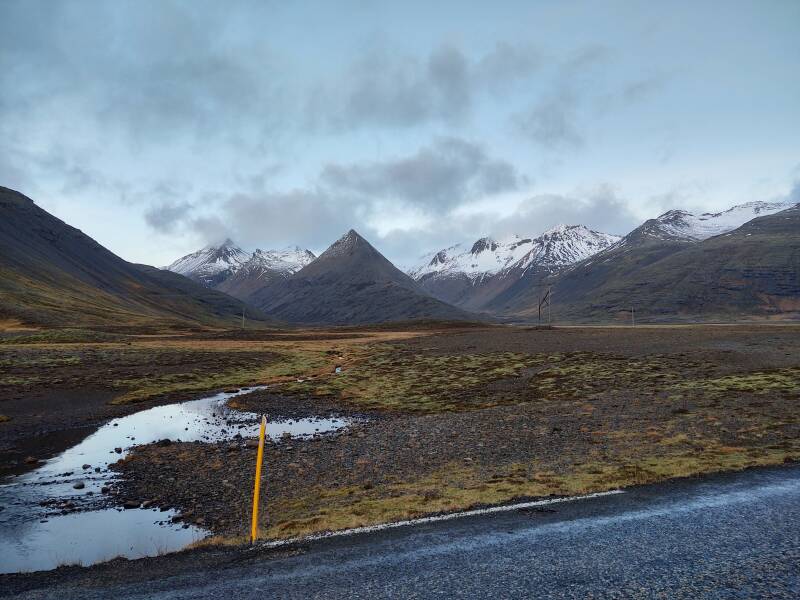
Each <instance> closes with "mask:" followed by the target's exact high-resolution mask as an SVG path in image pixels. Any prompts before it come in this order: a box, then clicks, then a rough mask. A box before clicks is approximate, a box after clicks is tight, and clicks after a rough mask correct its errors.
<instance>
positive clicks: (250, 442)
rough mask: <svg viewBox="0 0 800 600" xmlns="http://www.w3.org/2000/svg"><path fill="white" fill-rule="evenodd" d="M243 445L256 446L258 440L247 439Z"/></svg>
mask: <svg viewBox="0 0 800 600" xmlns="http://www.w3.org/2000/svg"><path fill="white" fill-rule="evenodd" d="M245 446H247V447H248V448H258V440H247V441H246V442H245Z"/></svg>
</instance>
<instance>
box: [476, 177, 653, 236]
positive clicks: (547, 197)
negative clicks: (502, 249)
mask: <svg viewBox="0 0 800 600" xmlns="http://www.w3.org/2000/svg"><path fill="white" fill-rule="evenodd" d="M639 222H640V219H639V218H638V217H637V216H636V215H635V214H634V212H633V211H632V210H631V208H630V204H629V202H628V201H627V200H625V199H623V198H621V197H620V196H619V195H618V193H617V192H616V191H615V189H614V188H613V187H612V186H610V185H602V186H599V187H597V188H594V189H591V190H588V191H586V192H578V193H575V194H571V195H562V194H540V195H536V196H532V197H530V198H528V199H527V200H525V201H524V202H523V203H521V204H520V206H519V207H518V208H517V210H516V211H515V212H514V213H513V214H512V215H510V216H508V217H505V218H502V219H499V220H497V221H495V222H494V223H492V224H491V232H492V233H493V234H495V235H505V234H510V233H516V234H519V235H538V234H540V233H542V232H543V231H545V230H546V229H549V228H550V227H553V226H555V225H559V224H566V225H585V226H587V227H589V228H590V229H594V230H597V231H602V232H604V233H613V234H617V235H624V234H626V233H628V232H630V231H631V230H632V229H633V228H635V227H636V226H637V225H639Z"/></svg>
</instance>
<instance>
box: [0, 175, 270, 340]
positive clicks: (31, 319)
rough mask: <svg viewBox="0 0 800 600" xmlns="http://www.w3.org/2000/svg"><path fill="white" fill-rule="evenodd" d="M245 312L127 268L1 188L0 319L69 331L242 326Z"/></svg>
mask: <svg viewBox="0 0 800 600" xmlns="http://www.w3.org/2000/svg"><path fill="white" fill-rule="evenodd" d="M242 309H243V303H242V302H240V301H239V300H236V299H234V298H231V297H230V296H227V295H225V294H223V293H220V292H217V291H214V290H209V289H206V288H205V287H203V286H202V285H200V284H198V283H195V282H193V281H190V280H189V279H187V278H185V277H183V276H181V275H177V274H174V273H170V272H167V271H161V270H159V269H156V268H154V267H149V266H145V265H136V264H132V263H129V262H126V261H125V260H123V259H121V258H119V257H118V256H116V255H115V254H113V253H112V252H110V251H109V250H107V249H106V248H104V247H103V246H101V245H100V244H98V243H97V242H95V241H94V240H93V239H92V238H90V237H89V236H87V235H85V234H84V233H82V232H81V231H79V230H78V229H75V228H74V227H71V226H69V225H67V224H66V223H64V222H63V221H61V220H59V219H57V218H56V217H54V216H53V215H51V214H49V213H47V212H46V211H44V210H42V209H41V208H39V207H38V206H36V204H35V203H34V202H33V201H32V200H31V199H30V198H28V197H26V196H24V195H22V194H20V193H19V192H16V191H14V190H10V189H8V188H4V187H0V317H3V318H16V319H20V320H22V321H23V322H26V323H33V324H47V325H71V326H72V325H130V324H144V323H148V324H164V325H169V324H183V325H186V324H195V325H196V324H207V325H224V324H232V323H235V322H237V318H241V314H242ZM248 314H250V317H251V319H260V320H264V319H265V317H264V316H263V314H262V313H260V312H259V311H255V310H248Z"/></svg>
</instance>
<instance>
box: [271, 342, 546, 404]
mask: <svg viewBox="0 0 800 600" xmlns="http://www.w3.org/2000/svg"><path fill="white" fill-rule="evenodd" d="M542 362H543V357H542V356H535V355H526V354H518V353H513V352H496V353H485V354H459V355H445V356H441V355H434V356H425V355H420V354H411V353H408V352H403V351H400V350H398V349H396V348H392V347H385V346H383V347H380V348H378V347H374V348H373V349H372V352H371V353H370V354H367V355H366V356H363V357H360V358H359V360H358V361H357V362H355V363H354V364H351V365H346V366H345V369H344V371H343V372H342V373H340V374H332V375H330V376H328V377H325V378H323V379H317V380H310V381H303V382H290V383H287V384H284V385H282V386H281V390H282V391H285V392H288V393H303V394H313V395H317V396H334V397H336V398H340V399H342V400H346V401H348V402H350V403H353V404H357V405H359V406H361V407H363V408H368V409H388V410H402V411H410V412H423V413H424V412H439V411H451V410H463V409H474V408H484V407H487V406H494V405H496V404H498V403H500V402H502V401H503V398H502V395H498V394H492V393H487V392H485V391H481V389H480V388H481V387H482V386H483V385H484V384H486V383H489V382H492V381H496V380H499V379H504V378H509V377H516V376H518V375H520V373H521V372H522V371H523V370H524V369H526V368H528V367H533V366H538V365H541V364H542Z"/></svg>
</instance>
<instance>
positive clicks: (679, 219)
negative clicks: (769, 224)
mask: <svg viewBox="0 0 800 600" xmlns="http://www.w3.org/2000/svg"><path fill="white" fill-rule="evenodd" d="M794 205H795V203H794V202H792V201H782V202H747V203H745V204H739V205H737V206H734V207H733V208H729V209H728V210H725V211H722V212H718V213H703V214H700V215H695V214H693V213H690V212H686V211H685V210H670V211H668V212H665V213H664V214H663V215H661V216H659V217H656V218H655V219H650V220H649V221H646V222H645V223H644V225H642V226H641V227H640V228H639V229H640V231H639V233H640V234H643V235H647V236H650V237H653V238H656V239H659V240H684V241H694V242H698V241H701V240H705V239H708V238H710V237H714V236H715V235H721V234H723V233H728V232H729V231H733V230H734V229H737V228H739V227H741V226H742V225H744V224H745V223H747V222H748V221H751V220H753V219H755V218H756V217H763V216H766V215H771V214H774V213H776V212H780V211H782V210H786V209H787V208H791V207H792V206H794Z"/></svg>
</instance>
